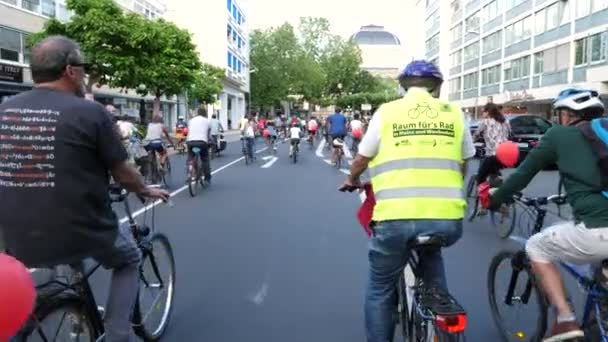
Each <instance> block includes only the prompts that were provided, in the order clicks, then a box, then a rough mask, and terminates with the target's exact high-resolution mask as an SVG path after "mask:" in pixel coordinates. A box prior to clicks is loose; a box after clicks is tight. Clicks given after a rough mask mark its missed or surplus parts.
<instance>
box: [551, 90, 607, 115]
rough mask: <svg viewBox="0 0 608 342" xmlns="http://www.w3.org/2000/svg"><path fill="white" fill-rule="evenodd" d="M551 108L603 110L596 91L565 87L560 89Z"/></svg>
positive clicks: (602, 104)
mask: <svg viewBox="0 0 608 342" xmlns="http://www.w3.org/2000/svg"><path fill="white" fill-rule="evenodd" d="M553 108H555V109H570V110H572V111H584V110H595V111H600V110H601V111H603V110H604V109H605V108H604V103H603V102H602V100H601V99H600V96H599V94H598V92H597V91H595V90H592V89H584V88H566V89H564V90H562V91H560V93H559V94H558V95H557V98H556V99H555V102H553Z"/></svg>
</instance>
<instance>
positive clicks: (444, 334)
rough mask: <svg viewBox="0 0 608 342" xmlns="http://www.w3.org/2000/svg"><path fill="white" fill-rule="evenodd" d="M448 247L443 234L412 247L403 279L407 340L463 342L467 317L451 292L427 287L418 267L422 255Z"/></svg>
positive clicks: (401, 316) (401, 311) (401, 317)
mask: <svg viewBox="0 0 608 342" xmlns="http://www.w3.org/2000/svg"><path fill="white" fill-rule="evenodd" d="M445 246H446V239H445V238H444V237H443V236H442V235H426V236H418V237H417V238H416V239H415V240H414V241H413V242H412V243H411V244H410V246H408V249H410V250H411V251H412V252H411V253H410V256H409V258H408V262H407V265H406V267H405V269H404V271H403V275H402V277H400V278H399V283H398V284H397V286H398V292H397V293H398V294H399V297H398V298H399V303H398V306H397V314H398V323H399V325H400V327H401V333H402V335H403V338H404V341H409V342H463V341H465V336H464V330H465V328H466V322H467V314H466V311H465V310H464V309H463V308H462V306H461V305H460V304H459V303H458V302H457V301H456V299H454V297H452V295H450V294H449V293H448V292H447V291H444V290H440V289H436V288H433V287H427V286H425V284H423V283H422V275H423V274H422V270H420V269H419V268H418V265H419V258H418V252H420V251H423V250H424V249H431V248H441V247H445Z"/></svg>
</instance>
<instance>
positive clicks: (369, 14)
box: [239, 0, 415, 44]
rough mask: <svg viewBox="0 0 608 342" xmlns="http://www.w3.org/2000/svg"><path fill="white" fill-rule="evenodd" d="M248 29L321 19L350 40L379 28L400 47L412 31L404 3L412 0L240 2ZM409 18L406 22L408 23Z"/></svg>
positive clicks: (333, 30) (242, 0)
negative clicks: (391, 35)
mask: <svg viewBox="0 0 608 342" xmlns="http://www.w3.org/2000/svg"><path fill="white" fill-rule="evenodd" d="M239 2H240V3H241V5H242V6H243V7H244V10H245V11H246V13H247V14H248V15H247V17H248V21H249V25H250V28H251V29H256V28H262V29H263V28H268V27H272V26H279V25H281V24H282V23H284V22H285V21H287V22H289V23H291V24H292V25H294V26H296V27H297V24H298V23H299V18H300V17H308V16H313V17H325V18H327V19H329V21H330V23H331V25H332V27H331V29H332V32H334V33H337V34H339V35H341V36H343V37H345V38H347V37H350V36H351V35H352V34H353V33H355V32H357V31H358V30H359V28H360V27H361V26H364V25H370V24H374V25H382V26H385V28H386V30H387V31H389V32H392V33H394V34H396V35H397V36H398V37H399V39H401V42H402V44H406V43H407V35H406V33H409V34H410V35H411V34H412V33H413V32H414V31H413V28H412V26H413V25H412V21H413V20H411V17H410V18H408V16H412V15H413V13H412V12H413V11H412V10H411V9H410V10H408V9H407V7H409V6H408V5H406V3H411V4H412V5H411V7H412V8H413V3H414V2H415V0H240V1H239ZM408 19H410V20H408Z"/></svg>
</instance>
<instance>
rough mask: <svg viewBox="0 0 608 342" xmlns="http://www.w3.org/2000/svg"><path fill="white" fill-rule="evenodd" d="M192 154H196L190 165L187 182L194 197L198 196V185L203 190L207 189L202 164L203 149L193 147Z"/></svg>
mask: <svg viewBox="0 0 608 342" xmlns="http://www.w3.org/2000/svg"><path fill="white" fill-rule="evenodd" d="M192 153H193V154H194V157H193V158H192V160H191V161H190V163H188V168H187V170H188V178H187V182H188V192H189V193H190V196H192V197H194V196H196V193H197V191H198V190H197V187H198V185H200V186H201V188H204V187H205V179H204V178H203V168H202V166H201V164H202V161H201V148H200V147H193V148H192Z"/></svg>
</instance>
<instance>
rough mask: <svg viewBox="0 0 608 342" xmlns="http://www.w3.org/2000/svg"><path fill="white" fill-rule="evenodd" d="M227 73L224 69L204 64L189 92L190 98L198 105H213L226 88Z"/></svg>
mask: <svg viewBox="0 0 608 342" xmlns="http://www.w3.org/2000/svg"><path fill="white" fill-rule="evenodd" d="M225 75H226V71H225V70H224V69H223V68H218V67H215V66H213V65H211V64H207V63H203V65H202V67H201V70H200V72H199V73H198V74H197V75H196V79H195V81H194V83H193V84H192V87H191V88H190V90H188V98H189V100H190V101H191V104H193V103H192V102H193V101H196V102H198V103H212V102H215V99H216V97H217V95H218V94H219V93H221V92H222V89H223V88H224V83H223V80H224V77H225Z"/></svg>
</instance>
